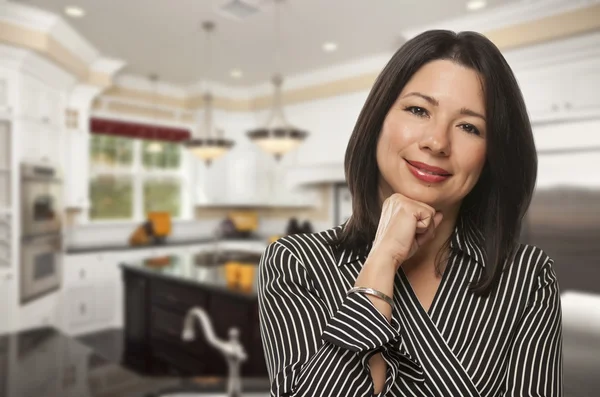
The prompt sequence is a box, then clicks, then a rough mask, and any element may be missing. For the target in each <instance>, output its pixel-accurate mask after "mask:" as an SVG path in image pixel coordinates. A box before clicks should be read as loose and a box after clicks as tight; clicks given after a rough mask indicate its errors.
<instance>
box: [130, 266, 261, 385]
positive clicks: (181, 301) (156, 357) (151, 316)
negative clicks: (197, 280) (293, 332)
mask: <svg viewBox="0 0 600 397" xmlns="http://www.w3.org/2000/svg"><path fill="white" fill-rule="evenodd" d="M122 269H123V282H124V285H125V288H124V291H125V303H124V304H125V308H124V315H125V319H124V320H125V321H124V324H125V330H124V339H125V340H124V354H123V363H124V364H125V365H127V366H128V367H130V368H132V369H134V370H136V371H138V372H141V373H144V374H149V375H181V376H226V375H227V364H226V362H225V360H224V358H223V357H222V356H221V354H220V353H219V352H218V351H217V350H215V349H214V348H213V347H212V346H210V345H208V343H207V342H206V338H205V335H204V332H203V330H202V329H201V327H200V326H199V324H197V323H196V324H195V330H196V339H195V340H194V341H192V342H184V341H183V340H182V339H181V334H182V331H183V321H184V317H185V314H186V312H187V311H188V310H189V309H190V308H192V307H195V306H198V307H202V308H204V309H205V310H206V311H207V313H208V315H209V317H210V319H211V322H212V325H213V329H214V331H215V333H216V335H217V336H218V337H219V338H221V339H228V331H229V329H230V328H231V327H236V328H238V329H239V331H240V338H241V342H242V344H243V345H244V348H245V349H246V353H247V355H248V360H247V361H246V362H245V363H244V364H243V365H242V375H243V376H248V377H265V376H267V370H266V364H265V361H264V353H263V347H262V342H261V339H260V331H259V324H258V302H257V298H256V295H252V294H246V293H237V292H235V291H231V290H228V289H226V288H224V287H217V286H211V285H204V284H193V283H190V282H189V281H183V282H182V281H180V280H178V279H177V278H168V277H160V276H156V275H154V274H152V273H145V272H143V271H136V270H130V269H128V268H127V267H126V266H123V267H122Z"/></svg>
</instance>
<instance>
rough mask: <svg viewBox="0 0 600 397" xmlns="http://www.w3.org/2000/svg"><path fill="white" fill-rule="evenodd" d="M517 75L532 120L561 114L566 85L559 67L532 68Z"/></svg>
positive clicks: (550, 117) (537, 120)
mask: <svg viewBox="0 0 600 397" xmlns="http://www.w3.org/2000/svg"><path fill="white" fill-rule="evenodd" d="M516 77H517V80H518V82H519V86H520V88H521V91H522V93H523V97H524V100H525V106H526V107H527V112H528V113H529V118H530V119H531V121H532V122H540V121H546V120H551V119H556V118H559V117H560V116H561V114H562V113H563V112H564V106H563V104H562V102H563V101H564V98H565V94H566V87H565V84H564V83H563V81H562V80H561V78H560V71H559V70H558V69H556V68H553V69H545V70H532V71H527V72H522V73H519V74H517V76H516Z"/></svg>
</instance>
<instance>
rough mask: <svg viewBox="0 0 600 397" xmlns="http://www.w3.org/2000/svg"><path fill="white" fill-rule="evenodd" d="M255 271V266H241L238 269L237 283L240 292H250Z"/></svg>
mask: <svg viewBox="0 0 600 397" xmlns="http://www.w3.org/2000/svg"><path fill="white" fill-rule="evenodd" d="M255 270H256V265H248V264H241V265H240V266H239V267H238V282H239V288H240V289H241V290H243V291H246V292H249V291H252V286H253V284H254V272H255Z"/></svg>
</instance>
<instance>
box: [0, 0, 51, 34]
mask: <svg viewBox="0 0 600 397" xmlns="http://www.w3.org/2000/svg"><path fill="white" fill-rule="evenodd" d="M58 19H59V17H58V16H57V15H55V14H53V13H51V12H47V11H43V10H41V9H39V8H37V7H32V6H27V5H24V4H18V3H12V2H11V3H9V2H7V1H5V2H0V21H6V22H10V23H13V24H17V25H19V26H23V27H27V28H29V29H32V30H36V31H38V32H44V33H48V32H50V30H51V29H52V27H53V26H54V25H55V24H56V22H57V20H58Z"/></svg>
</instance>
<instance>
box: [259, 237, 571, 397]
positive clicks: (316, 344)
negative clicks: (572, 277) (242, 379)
mask: <svg viewBox="0 0 600 397" xmlns="http://www.w3.org/2000/svg"><path fill="white" fill-rule="evenodd" d="M342 227H343V226H338V227H336V228H333V229H329V230H326V231H324V232H320V233H313V234H299V235H291V236H287V237H284V238H282V239H280V240H278V241H276V242H275V243H272V244H271V245H269V247H268V248H267V250H266V251H265V253H264V254H263V257H262V259H261V262H260V266H259V269H260V271H259V309H260V329H261V336H262V341H263V346H264V350H265V356H266V362H267V368H268V373H269V377H270V380H271V385H272V386H271V396H294V397H300V396H310V397H318V396H322V397H333V396H344V397H346V396H372V395H373V394H374V393H373V382H372V379H371V376H370V372H369V368H368V360H369V358H370V357H371V356H372V355H373V354H375V353H377V352H381V353H382V356H383V358H384V359H385V361H386V362H387V364H388V370H387V379H386V382H385V386H384V388H383V391H382V392H381V394H380V396H393V397H397V396H427V397H432V396H440V397H447V396H460V397H467V396H477V397H480V396H481V397H484V396H489V397H492V396H494V397H495V396H525V397H534V396H535V397H542V396H544V397H549V396H562V387H563V386H562V328H561V308H560V295H559V289H558V284H557V280H556V275H555V273H554V270H553V268H552V263H553V262H552V259H550V258H549V257H548V256H547V255H546V254H545V253H544V252H543V251H542V250H541V249H539V248H536V247H533V246H528V245H522V246H521V247H520V249H519V252H518V254H517V256H516V257H515V260H514V262H513V263H512V264H511V266H509V267H507V269H506V271H505V272H504V273H503V274H502V277H501V279H500V281H499V284H498V286H497V288H495V289H494V290H493V291H492V292H491V293H490V294H489V295H488V296H487V297H478V296H476V295H474V294H472V293H471V292H470V291H469V290H468V288H467V283H468V282H469V281H473V280H476V279H477V278H478V276H479V275H480V273H481V271H482V269H483V268H484V267H485V261H484V260H483V256H482V255H481V250H480V248H479V247H480V245H478V244H476V243H475V241H478V240H477V239H475V238H474V237H475V234H474V232H473V231H471V230H470V229H468V228H460V227H458V226H457V227H456V229H455V231H454V233H453V236H452V240H451V245H450V247H451V251H452V254H451V257H450V261H449V263H448V266H447V267H446V270H445V271H444V274H443V277H442V280H441V283H440V286H439V288H438V291H437V293H436V295H435V298H434V300H433V302H432V304H431V307H430V309H429V311H425V310H424V309H423V307H422V306H421V304H420V302H419V300H418V298H417V296H416V295H415V293H414V291H413V290H412V288H411V286H410V283H409V281H408V279H407V278H406V276H405V274H404V273H403V272H402V271H401V270H399V271H398V272H397V274H396V279H395V287H394V302H395V307H394V310H393V313H392V321H391V322H388V321H387V319H386V318H385V317H384V316H383V315H382V314H381V313H380V312H379V311H378V310H377V309H376V308H375V307H374V306H373V304H372V303H371V301H370V300H369V299H368V298H367V297H366V296H364V295H362V294H360V293H352V294H350V295H347V294H346V291H348V290H349V289H350V288H351V287H353V286H354V281H355V280H356V278H357V277H358V274H359V272H360V270H361V267H362V265H363V263H364V260H365V259H366V258H365V257H364V256H361V255H360V254H358V253H357V252H358V250H349V249H346V250H336V249H335V248H334V246H333V241H334V240H333V239H334V238H335V236H336V235H337V233H339V232H340V231H341V228H342Z"/></svg>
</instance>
